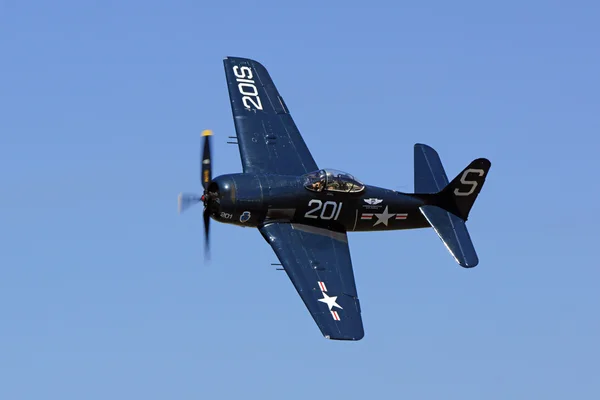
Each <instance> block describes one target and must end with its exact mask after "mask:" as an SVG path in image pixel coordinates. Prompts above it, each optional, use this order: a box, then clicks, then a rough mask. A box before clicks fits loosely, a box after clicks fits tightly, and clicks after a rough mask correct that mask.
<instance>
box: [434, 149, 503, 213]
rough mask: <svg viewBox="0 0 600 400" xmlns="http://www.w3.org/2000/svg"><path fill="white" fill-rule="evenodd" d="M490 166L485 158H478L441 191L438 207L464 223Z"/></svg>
mask: <svg viewBox="0 0 600 400" xmlns="http://www.w3.org/2000/svg"><path fill="white" fill-rule="evenodd" d="M491 165H492V163H491V162H490V161H489V160H488V159H486V158H478V159H477V160H475V161H473V162H472V163H471V164H469V165H468V166H467V168H465V169H464V170H463V171H462V172H461V173H460V174H458V175H457V176H456V178H454V179H453V180H452V182H450V183H449V184H448V185H447V186H446V187H445V188H444V189H443V190H442V192H441V193H440V195H441V196H440V197H441V200H442V204H440V206H441V207H442V208H445V209H446V210H448V211H450V212H452V213H454V214H456V215H457V216H459V217H460V218H461V219H463V220H464V221H466V220H467V218H468V217H469V212H470V211H471V208H472V207H473V203H475V199H477V196H478V195H479V192H480V191H481V188H482V187H483V184H484V183H485V178H486V176H487V174H488V171H489V170H490V167H491Z"/></svg>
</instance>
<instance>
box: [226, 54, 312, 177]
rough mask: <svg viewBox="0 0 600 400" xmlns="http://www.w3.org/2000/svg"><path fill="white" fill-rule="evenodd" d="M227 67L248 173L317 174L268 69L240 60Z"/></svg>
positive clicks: (242, 153) (240, 146) (238, 135)
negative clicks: (313, 172)
mask: <svg viewBox="0 0 600 400" xmlns="http://www.w3.org/2000/svg"><path fill="white" fill-rule="evenodd" d="M223 64H224V65H225V75H226V76H227V87H228V89H229V99H230V100H231V110H232V112H233V119H234V123H235V130H236V132H237V139H238V145H239V148H240V155H241V157H242V167H243V169H244V172H248V173H271V174H280V175H302V174H304V173H306V172H310V171H315V170H317V169H318V167H317V164H316V163H315V160H314V159H313V157H312V155H311V154H310V151H309V150H308V147H307V146H306V143H304V140H303V139H302V136H300V132H299V131H298V128H297V127H296V124H295V123H294V120H293V119H292V116H291V115H290V113H289V111H288V109H287V107H286V105H285V102H284V101H283V98H282V97H281V96H280V95H279V92H278V91H277V88H276V87H275V84H274V83H273V80H272V79H271V77H270V76H269V73H268V72H267V70H266V69H265V67H263V66H262V65H261V64H260V63H258V62H256V61H254V60H249V59H246V58H236V57H227V58H226V59H225V60H223Z"/></svg>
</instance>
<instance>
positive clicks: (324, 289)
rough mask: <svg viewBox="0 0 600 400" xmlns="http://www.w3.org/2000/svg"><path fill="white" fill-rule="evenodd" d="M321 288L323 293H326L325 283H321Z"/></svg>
mask: <svg viewBox="0 0 600 400" xmlns="http://www.w3.org/2000/svg"><path fill="white" fill-rule="evenodd" d="M319 287H320V288H321V292H326V291H327V287H326V286H325V282H321V281H319Z"/></svg>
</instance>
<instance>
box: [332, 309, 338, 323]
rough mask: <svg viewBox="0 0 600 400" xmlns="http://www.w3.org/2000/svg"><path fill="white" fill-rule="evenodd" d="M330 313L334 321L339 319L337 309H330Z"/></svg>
mask: <svg viewBox="0 0 600 400" xmlns="http://www.w3.org/2000/svg"><path fill="white" fill-rule="evenodd" d="M331 315H332V316H333V319H335V320H336V321H339V320H340V316H339V315H338V313H337V311H331Z"/></svg>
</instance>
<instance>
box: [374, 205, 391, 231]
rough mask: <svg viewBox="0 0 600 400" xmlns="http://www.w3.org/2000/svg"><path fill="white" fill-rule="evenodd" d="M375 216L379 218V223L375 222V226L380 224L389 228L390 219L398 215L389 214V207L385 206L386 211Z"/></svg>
mask: <svg viewBox="0 0 600 400" xmlns="http://www.w3.org/2000/svg"><path fill="white" fill-rule="evenodd" d="M373 215H375V216H376V217H377V222H375V224H374V225H373V226H377V225H379V224H384V225H385V226H388V221H389V219H390V218H392V217H393V216H394V215H396V214H390V213H388V206H385V210H383V212H382V213H381V214H373Z"/></svg>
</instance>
